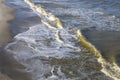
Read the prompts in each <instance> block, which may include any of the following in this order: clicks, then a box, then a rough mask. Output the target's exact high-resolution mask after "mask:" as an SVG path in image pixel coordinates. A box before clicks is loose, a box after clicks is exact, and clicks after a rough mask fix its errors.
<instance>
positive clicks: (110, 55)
mask: <svg viewBox="0 0 120 80" xmlns="http://www.w3.org/2000/svg"><path fill="white" fill-rule="evenodd" d="M83 32H84V35H85V36H86V37H87V38H88V40H89V41H90V42H91V43H92V44H94V45H95V46H96V47H97V48H98V49H99V50H100V51H101V53H102V55H103V57H104V58H105V59H106V60H108V61H110V62H112V61H117V59H115V58H116V57H117V56H118V55H120V53H119V52H120V34H119V33H120V32H119V31H97V30H84V31H83ZM118 64H120V62H119V61H118Z"/></svg>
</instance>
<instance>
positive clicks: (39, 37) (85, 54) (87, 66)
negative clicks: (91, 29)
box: [5, 0, 120, 80]
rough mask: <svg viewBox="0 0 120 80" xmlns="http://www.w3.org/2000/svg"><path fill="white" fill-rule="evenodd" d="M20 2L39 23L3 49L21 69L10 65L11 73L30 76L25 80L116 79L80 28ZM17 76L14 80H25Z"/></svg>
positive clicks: (119, 73)
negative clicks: (29, 9)
mask: <svg viewBox="0 0 120 80" xmlns="http://www.w3.org/2000/svg"><path fill="white" fill-rule="evenodd" d="M24 1H25V2H26V3H27V4H28V5H29V6H30V8H31V9H32V10H33V11H34V12H35V13H36V14H37V15H39V17H40V18H41V22H40V23H39V24H38V25H35V26H32V27H30V28H29V30H28V31H26V32H23V33H20V34H18V35H16V36H15V38H14V39H15V40H14V42H12V43H10V44H8V45H7V46H6V47H5V52H6V54H9V55H11V56H12V58H13V59H12V60H15V61H16V62H17V63H19V64H20V65H22V66H24V67H18V66H14V68H11V71H12V70H13V71H19V72H21V73H26V74H30V75H31V76H30V77H31V79H29V80H82V79H85V80H89V79H90V80H95V79H96V80H101V79H102V80H119V79H120V68H119V67H118V66H117V64H116V63H114V62H113V63H109V62H107V61H105V60H104V59H103V58H102V56H101V54H100V51H98V50H97V49H96V48H95V47H94V45H92V44H91V43H90V42H88V41H87V39H86V38H85V37H84V36H83V35H82V33H81V30H80V29H78V28H75V27H73V26H72V25H70V24H69V22H62V20H61V19H60V18H58V17H56V16H55V15H54V14H53V13H50V12H48V11H47V10H45V9H44V8H43V6H42V5H37V4H35V3H33V2H31V1H30V0H24ZM11 56H10V57H11ZM9 59H10V60H11V58H8V60H9ZM13 65H16V64H12V66H13ZM11 71H10V72H11ZM17 77H19V79H18V80H26V79H27V78H25V76H24V77H21V76H17Z"/></svg>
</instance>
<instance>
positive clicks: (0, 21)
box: [0, 0, 14, 45]
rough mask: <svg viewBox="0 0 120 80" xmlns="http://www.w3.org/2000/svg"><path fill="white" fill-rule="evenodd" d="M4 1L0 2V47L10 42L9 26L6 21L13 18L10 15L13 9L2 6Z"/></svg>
mask: <svg viewBox="0 0 120 80" xmlns="http://www.w3.org/2000/svg"><path fill="white" fill-rule="evenodd" d="M3 1H4V0H0V45H2V44H5V43H7V42H9V41H10V40H11V36H10V32H9V24H8V23H7V21H9V20H11V19H13V18H14V16H13V15H12V12H13V9H12V8H10V7H9V6H7V5H5V4H3Z"/></svg>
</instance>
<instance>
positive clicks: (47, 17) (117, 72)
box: [24, 0, 120, 80]
mask: <svg viewBox="0 0 120 80" xmlns="http://www.w3.org/2000/svg"><path fill="white" fill-rule="evenodd" d="M24 1H25V2H26V3H27V4H28V5H29V6H30V8H31V9H32V10H33V11H35V12H36V13H37V14H38V15H39V16H41V15H42V16H44V21H42V22H43V24H45V25H47V26H48V27H51V28H53V29H55V30H57V32H56V34H58V33H59V30H60V29H63V25H62V22H61V20H60V19H59V18H57V17H56V16H55V15H53V14H52V13H49V12H47V11H46V10H45V9H44V8H42V6H37V5H35V4H34V3H32V2H31V1H30V0H24ZM51 22H53V23H54V24H55V25H53V26H51V24H50V23H51ZM76 35H77V36H78V41H79V42H80V43H81V44H82V46H83V47H86V48H87V49H88V50H89V51H90V52H91V53H93V55H95V56H96V57H97V58H98V62H99V63H101V65H102V69H101V71H102V72H103V73H104V74H105V75H107V76H109V77H111V78H112V79H114V80H120V68H119V67H118V65H117V64H116V63H113V64H110V63H108V62H107V61H105V60H104V59H103V58H102V56H101V54H100V51H98V50H97V49H96V48H95V46H94V45H92V44H91V43H90V42H88V41H87V40H86V38H85V37H84V36H83V35H82V33H81V31H80V30H77V31H76ZM57 39H59V40H58V41H60V42H61V40H60V38H59V37H58V36H57ZM107 67H109V68H110V69H107Z"/></svg>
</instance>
